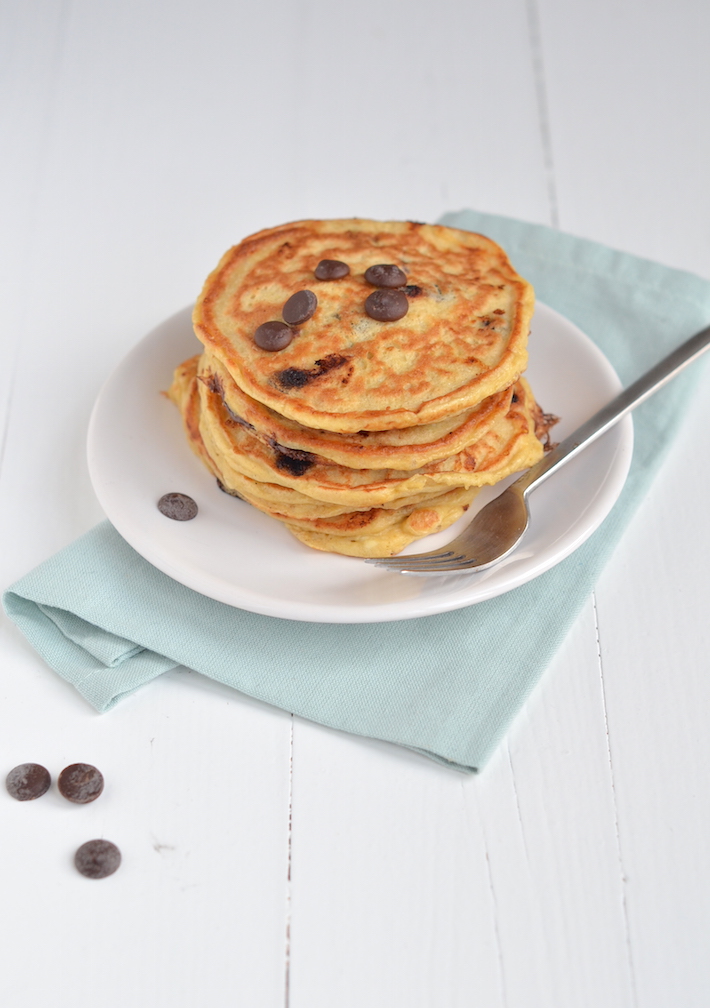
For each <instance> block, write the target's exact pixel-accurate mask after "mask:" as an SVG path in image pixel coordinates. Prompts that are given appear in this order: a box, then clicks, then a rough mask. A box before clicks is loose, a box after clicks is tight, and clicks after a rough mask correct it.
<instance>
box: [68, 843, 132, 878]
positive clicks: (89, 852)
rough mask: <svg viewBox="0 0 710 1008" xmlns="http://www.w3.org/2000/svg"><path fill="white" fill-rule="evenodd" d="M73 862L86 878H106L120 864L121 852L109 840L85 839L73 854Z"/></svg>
mask: <svg viewBox="0 0 710 1008" xmlns="http://www.w3.org/2000/svg"><path fill="white" fill-rule="evenodd" d="M74 864H75V865H76V870H77V871H78V872H81V874H82V875H85V876H86V878H106V877H107V876H108V875H113V873H114V872H115V871H116V869H117V868H118V866H119V865H120V864H121V852H120V850H119V849H118V847H117V846H116V844H114V843H111V841H110V840H87V841H86V843H84V844H82V845H81V847H80V848H79V850H78V851H77V852H76V854H75V855H74Z"/></svg>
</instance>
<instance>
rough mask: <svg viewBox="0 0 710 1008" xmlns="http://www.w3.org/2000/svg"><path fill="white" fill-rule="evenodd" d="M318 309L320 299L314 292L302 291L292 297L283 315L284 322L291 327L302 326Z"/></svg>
mask: <svg viewBox="0 0 710 1008" xmlns="http://www.w3.org/2000/svg"><path fill="white" fill-rule="evenodd" d="M317 307H318V298H317V297H316V296H315V294H314V293H313V291H309V290H302V291H297V292H296V293H295V294H292V295H291V297H290V298H289V299H288V301H287V302H286V304H285V305H284V307H283V311H282V312H281V314H282V315H283V320H284V322H288V324H289V325H301V323H302V322H307V321H308V319H309V318H310V317H311V316H312V315H313V312H314V311H315V310H316V308H317ZM258 331H259V330H258V329H257V332H258Z"/></svg>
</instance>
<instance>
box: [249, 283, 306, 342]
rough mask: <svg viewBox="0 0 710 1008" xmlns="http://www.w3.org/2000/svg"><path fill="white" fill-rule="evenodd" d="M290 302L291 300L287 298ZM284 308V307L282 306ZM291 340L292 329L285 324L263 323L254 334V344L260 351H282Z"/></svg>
mask: <svg viewBox="0 0 710 1008" xmlns="http://www.w3.org/2000/svg"><path fill="white" fill-rule="evenodd" d="M314 296H315V295H314ZM290 300H291V298H289V301H290ZM286 304H288V301H287V302H286ZM285 307H286V305H284V308H285ZM314 311H315V309H314ZM292 339H293V329H291V327H290V326H287V325H286V323H285V322H264V323H263V324H262V325H260V326H259V328H258V329H257V330H256V332H255V333H254V342H255V343H256V345H257V346H258V347H261V349H262V350H271V351H274V350H283V349H285V347H287V346H288V345H289V343H290V342H291V340H292Z"/></svg>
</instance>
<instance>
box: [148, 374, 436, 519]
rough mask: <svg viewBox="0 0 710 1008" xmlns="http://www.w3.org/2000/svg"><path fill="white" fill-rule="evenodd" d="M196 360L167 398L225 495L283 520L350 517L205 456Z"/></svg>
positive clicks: (409, 501) (385, 505)
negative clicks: (178, 411)
mask: <svg viewBox="0 0 710 1008" xmlns="http://www.w3.org/2000/svg"><path fill="white" fill-rule="evenodd" d="M198 360H199V357H192V358H190V359H189V360H187V361H185V362H184V363H183V364H181V365H180V366H179V367H178V368H176V370H175V374H174V377H173V382H172V384H171V386H170V389H169V391H168V392H167V395H168V397H169V398H170V399H171V400H172V401H173V402H174V403H175V405H176V406H177V407H178V409H179V410H180V413H181V415H182V418H183V423H184V426H185V433H186V435H187V441H188V444H189V445H190V447H191V448H192V450H193V452H194V453H195V455H197V457H198V458H199V459H200V460H201V461H202V462H203V463H204V465H205V466H206V467H207V469H209V471H210V472H211V473H212V475H213V476H215V477H216V479H217V483H218V484H219V486H220V489H222V490H223V491H224V492H225V493H228V494H231V495H232V496H234V497H239V498H241V499H242V500H245V501H247V502H248V503H250V504H253V505H254V507H256V508H258V509H259V510H260V511H263V512H264V513H265V514H269V515H272V516H274V517H279V518H280V519H282V520H286V519H302V518H330V517H335V516H337V515H342V514H350V513H351V509H350V508H348V506H347V505H343V504H329V503H326V502H324V501H319V500H315V499H314V498H313V497H307V496H306V495H305V494H302V493H301V492H300V491H298V490H295V489H293V488H292V487H288V486H280V485H279V484H276V483H268V482H261V481H257V480H254V479H252V478H250V477H249V476H245V475H244V474H243V473H240V472H238V471H237V470H235V469H234V468H233V467H229V468H227V467H222V468H220V466H219V465H218V464H217V462H216V461H215V460H214V459H213V458H212V457H211V456H210V454H209V453H208V451H207V449H206V447H205V443H204V441H203V439H202V435H201V433H200V385H199V382H198V381H197V380H196V378H197V376H196V371H197V362H198ZM439 494H441V490H440V488H433V489H431V490H429V491H428V492H423V493H412V494H409V495H406V496H403V497H399V498H398V499H397V500H395V501H389V502H387V501H385V502H381V503H380V504H379V505H378V506H379V508H380V509H385V510H386V509H389V508H392V509H400V508H403V507H408V506H412V507H414V506H416V505H419V504H426V503H427V502H428V501H430V500H432V498H433V497H435V496H438V495H439Z"/></svg>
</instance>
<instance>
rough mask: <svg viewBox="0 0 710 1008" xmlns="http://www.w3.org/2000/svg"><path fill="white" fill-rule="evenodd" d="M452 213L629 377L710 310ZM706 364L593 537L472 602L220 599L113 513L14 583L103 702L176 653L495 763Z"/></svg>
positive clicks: (395, 736) (224, 677)
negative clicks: (392, 617)
mask: <svg viewBox="0 0 710 1008" xmlns="http://www.w3.org/2000/svg"><path fill="white" fill-rule="evenodd" d="M442 223H444V224H449V225H452V226H454V227H460V228H466V229H468V230H472V231H480V232H483V233H484V234H487V235H490V236H491V237H492V238H494V239H495V240H496V241H498V242H499V243H500V244H501V245H502V246H503V247H504V248H505V249H506V250H507V252H508V254H509V256H510V258H511V260H512V262H513V264H514V265H515V267H516V268H517V269H518V271H519V272H520V273H522V275H523V276H525V277H526V278H527V279H529V280H530V281H531V282H532V283H533V284H534V286H535V288H536V291H537V295H538V297H539V299H540V300H541V301H545V302H547V304H549V305H551V306H552V307H553V308H556V309H557V310H558V311H560V312H562V314H563V315H566V316H567V317H568V318H570V319H572V320H573V321H574V322H576V323H577V325H579V326H580V328H581V329H583V330H584V331H585V332H586V333H587V334H588V335H589V336H590V337H591V338H592V339H593V340H595V341H596V343H597V344H598V345H599V346H600V347H601V349H602V350H603V352H604V353H605V354H606V356H607V357H608V358H609V360H610V361H611V362H612V364H613V365H614V367H615V368H616V370H617V372H618V374H619V376H620V378H621V380H622V382H623V383H624V384H625V385H626V384H628V383H629V382H630V381H632V380H633V379H634V378H636V377H637V376H638V375H640V374H641V373H642V372H643V371H645V370H646V369H647V368H648V367H650V366H651V365H652V364H653V363H655V362H656V361H657V360H658V359H659V358H660V357H662V356H664V354H666V353H667V352H668V351H669V350H671V349H672V348H673V347H674V346H676V345H677V344H678V343H680V342H681V341H682V340H684V339H686V338H687V337H688V336H690V335H692V333H694V332H696V331H697V330H699V329H702V328H703V327H704V326H706V325H707V324H708V323H710V283H708V282H706V281H704V280H701V279H700V278H699V277H695V276H692V275H690V274H688V273H682V272H679V271H677V270H672V269H667V268H665V267H663V266H659V265H657V264H655V263H652V262H647V261H645V260H642V259H638V258H636V257H634V256H631V255H626V254H624V253H621V252H615V251H613V250H611V249H608V248H604V247H603V246H600V245H597V244H595V243H593V242H589V241H583V240H581V239H578V238H573V237H570V236H569V235H565V234H560V233H559V232H557V231H553V230H551V229H549V228H546V227H542V226H539V225H534V224H525V223H521V222H520V221H515V220H510V219H506V218H502V217H494V216H490V215H488V214H480V213H475V212H473V211H470V210H467V211H462V212H461V213H451V214H447V215H446V216H445V217H444V218H443V221H442ZM698 374H699V366H698V365H693V366H692V367H691V368H690V369H689V370H688V371H687V372H686V373H684V374H683V375H681V376H680V377H679V378H677V379H676V380H675V381H674V382H672V383H671V384H670V385H669V386H667V387H666V388H665V389H664V390H663V391H661V392H660V393H658V394H657V395H656V396H655V397H653V398H652V399H651V400H649V401H648V402H647V403H645V404H644V405H643V406H641V407H640V408H639V409H638V410H637V411H636V413H635V414H634V424H635V450H634V460H633V464H632V468H631V473H630V475H629V478H628V481H627V484H626V486H625V488H624V491H623V493H622V495H621V497H620V499H619V501H618V503H617V505H616V506H615V508H614V510H613V511H612V513H611V515H610V516H609V517H608V518H607V520H606V521H605V522H604V524H603V525H602V527H601V528H600V529H599V530H598V531H597V532H596V533H595V534H594V536H592V538H591V539H589V540H588V541H587V543H586V544H585V545H584V546H582V547H581V549H579V550H577V552H576V553H574V554H572V556H570V557H569V558H568V559H567V560H565V561H564V562H563V563H561V564H559V565H558V566H557V567H555V568H553V569H552V570H550V571H548V572H547V573H546V574H543V575H542V576H541V577H539V578H537V579H536V580H535V581H532V582H530V583H529V584H527V585H524V586H523V587H521V588H517V589H516V590H515V591H511V592H509V593H508V594H506V595H503V596H499V597H498V598H495V599H492V600H490V601H488V602H482V603H479V604H478V605H474V606H470V607H469V608H468V609H461V610H458V611H456V612H451V613H444V614H442V615H439V616H429V617H425V618H423V619H415V620H406V621H402V622H395V623H379V624H359V625H342V626H338V625H332V624H313V623H300V622H292V621H290V620H280V619H274V618H272V617H268V616H259V615H255V614H253V613H249V612H243V611H242V610H239V609H233V608H230V607H229V606H226V605H223V604H222V603H220V602H214V601H212V600H211V599H208V598H205V597H204V596H203V595H198V594H197V593H196V592H193V591H191V590H190V589H188V588H185V587H183V586H182V585H180V584H178V583H177V582H175V581H172V580H171V579H170V578H168V577H167V576H166V575H165V574H162V573H161V572H160V571H158V570H156V569H155V568H154V567H152V566H151V565H150V564H149V563H147V562H146V561H145V560H143V559H142V557H140V556H139V555H138V554H137V553H136V552H135V551H134V550H133V549H132V548H131V547H130V546H128V545H127V543H126V542H124V540H123V539H121V537H120V536H119V535H118V533H117V532H116V531H115V530H114V529H113V527H112V526H111V525H110V524H109V523H108V522H106V523H104V524H102V525H99V526H98V527H97V528H95V529H94V530H93V531H91V532H89V533H88V534H87V535H85V536H84V537H83V538H81V539H79V540H78V541H77V542H75V543H74V544H73V545H71V546H69V547H68V548H67V549H65V550H63V551H62V552H61V553H59V554H58V555H57V556H55V557H53V558H52V559H50V560H48V561H46V562H45V563H44V564H42V565H41V566H40V567H38V568H37V569H36V570H34V571H32V572H31V573H30V574H28V575H27V576H26V577H24V578H22V579H21V580H20V581H18V582H17V583H16V584H15V585H13V586H12V588H11V589H10V590H9V591H8V592H6V594H5V597H4V603H5V608H6V610H7V612H8V614H9V615H10V617H11V618H12V619H13V620H14V621H15V622H16V623H17V625H18V626H19V627H20V629H21V630H22V632H23V633H24V634H25V635H26V637H27V638H28V640H29V641H30V642H31V644H32V645H33V646H34V647H35V648H36V649H37V651H38V652H39V653H40V654H41V655H42V657H43V658H44V659H45V660H46V661H47V662H48V663H49V664H50V665H51V666H52V668H54V669H55V670H56V671H57V672H58V673H59V674H60V675H61V676H63V677H64V678H65V679H66V680H67V681H68V682H70V683H72V684H73V685H74V686H75V687H76V688H77V689H78V690H79V692H80V693H81V694H82V695H83V696H84V697H85V698H86V699H87V700H88V701H89V703H91V704H93V706H94V707H96V709H97V710H99V711H106V710H108V709H109V708H110V707H112V706H113V705H114V704H115V703H116V702H117V701H118V700H120V699H121V698H122V697H124V696H126V695H127V694H129V693H131V692H133V691H134V690H135V689H137V688H138V687H139V686H141V685H143V684H144V683H147V682H148V681H149V680H151V679H153V678H154V677H155V676H158V675H160V674H161V672H164V671H166V670H167V669H170V668H173V667H174V666H176V665H186V666H188V667H190V668H192V669H195V670H197V671H198V672H201V673H203V674H204V675H206V676H210V677H211V678H213V679H217V680H219V681H220V682H223V683H227V684H228V685H230V686H233V687H234V688H235V689H238V690H241V691H242V692H243V693H247V694H249V695H251V696H254V697H258V698H259V699H261V700H265V701H267V702H268V703H271V704H274V705H276V706H278V707H282V708H284V709H285V710H288V711H293V712H294V713H296V714H299V715H301V716H302V717H305V718H309V719H311V720H313V721H318V722H321V723H322V724H326V725H330V726H331V727H335V728H341V729H343V730H344V731H348V732H353V733H355V734H358V735H366V736H372V737H374V738H379V739H386V740H388V741H390V742H396V743H398V744H399V745H403V746H407V747H409V748H411V749H414V750H416V751H418V752H421V753H424V754H425V755H427V756H430V757H431V758H432V759H435V760H438V761H439V762H440V763H444V764H446V765H448V766H452V767H454V768H456V769H459V770H464V771H475V770H479V769H480V768H481V767H482V766H483V765H484V764H485V762H486V760H487V759H488V757H489V756H490V754H491V752H492V750H493V749H494V747H495V745H496V743H497V742H498V741H499V739H500V738H501V737H502V735H503V733H504V732H505V730H506V729H507V727H508V725H509V724H510V721H511V719H512V718H513V717H514V715H515V714H516V712H517V711H518V710H519V709H520V707H521V705H522V704H523V701H524V700H525V698H526V697H527V695H528V694H529V692H530V690H531V689H532V687H533V686H534V685H535V683H536V682H537V681H538V679H539V678H540V676H541V674H542V672H543V671H544V669H545V668H546V667H547V665H548V664H549V662H550V659H551V658H552V656H553V655H554V653H555V651H556V649H557V648H558V647H559V645H560V643H561V642H562V640H563V639H564V637H565V635H566V633H567V631H568V630H569V628H570V626H571V624H572V622H573V621H574V619H575V617H576V616H577V614H578V612H579V610H580V609H581V607H582V605H583V604H584V601H585V599H586V598H587V597H588V595H589V593H590V591H591V589H592V587H593V585H594V582H595V580H596V578H597V576H598V574H599V572H600V571H601V569H602V567H603V565H604V563H605V562H606V560H607V558H608V557H609V555H610V554H611V551H612V550H613V548H614V546H615V544H616V543H617V541H618V540H619V537H620V536H621V534H622V531H623V529H624V527H625V525H626V523H627V522H628V521H629V519H630V518H631V516H632V514H633V512H634V510H635V508H636V506H637V504H638V503H639V501H640V500H641V498H642V497H643V495H644V494H645V493H646V491H647V489H648V486H649V484H650V482H651V479H652V477H653V474H654V473H655V471H656V469H657V468H658V466H659V464H660V461H661V459H662V457H663V455H664V453H665V452H666V450H667V449H668V447H669V445H670V443H671V441H672V440H673V437H674V435H675V431H676V428H677V426H678V423H679V420H680V419H681V416H682V414H683V412H684V409H685V405H686V403H687V401H688V398H689V394H690V390H691V386H692V385H693V383H694V382H695V381H697V378H698Z"/></svg>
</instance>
